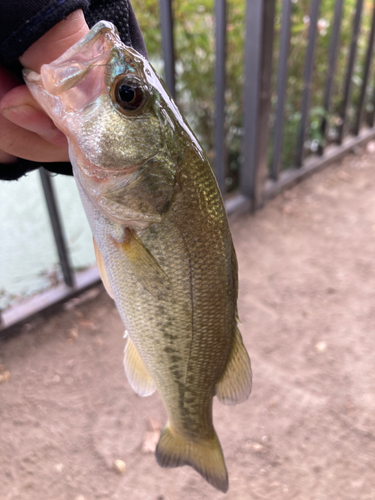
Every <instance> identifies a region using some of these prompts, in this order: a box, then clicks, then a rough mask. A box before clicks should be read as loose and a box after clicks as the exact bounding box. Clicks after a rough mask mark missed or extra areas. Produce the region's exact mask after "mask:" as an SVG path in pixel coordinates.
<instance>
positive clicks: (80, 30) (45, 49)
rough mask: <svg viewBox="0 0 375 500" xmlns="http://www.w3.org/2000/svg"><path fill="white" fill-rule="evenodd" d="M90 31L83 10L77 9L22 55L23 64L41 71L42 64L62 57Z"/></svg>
mask: <svg viewBox="0 0 375 500" xmlns="http://www.w3.org/2000/svg"><path fill="white" fill-rule="evenodd" d="M88 31H89V27H88V26H87V24H86V21H85V18H84V15H83V12H82V10H76V11H75V12H73V13H72V14H70V15H69V16H68V17H67V18H66V19H63V20H62V21H60V22H59V23H58V24H56V25H55V26H54V27H53V28H52V29H51V30H50V31H48V32H47V33H45V34H44V35H43V36H42V37H41V38H39V40H37V41H36V42H35V43H34V44H33V45H32V46H31V47H29V48H28V49H27V50H26V52H25V53H24V54H23V55H22V56H21V57H20V61H21V64H22V65H23V66H24V67H25V68H29V69H32V70H34V71H37V72H38V73H39V72H40V67H41V66H42V64H48V63H50V62H52V61H54V60H55V59H57V58H58V57H60V56H61V55H62V54H63V53H64V52H65V51H66V50H68V49H69V48H70V47H71V46H72V45H74V44H75V43H76V42H78V40H80V39H81V38H82V37H83V36H84V35H85V34H86V33H87V32H88Z"/></svg>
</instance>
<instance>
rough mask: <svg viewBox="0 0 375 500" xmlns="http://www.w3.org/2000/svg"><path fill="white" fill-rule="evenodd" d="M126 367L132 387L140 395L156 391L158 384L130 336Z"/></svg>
mask: <svg viewBox="0 0 375 500" xmlns="http://www.w3.org/2000/svg"><path fill="white" fill-rule="evenodd" d="M124 368H125V372H126V376H127V377H128V380H129V384H130V385H131V388H132V389H133V391H134V392H136V393H137V394H138V395H139V396H151V394H152V393H153V392H155V389H156V384H155V382H154V380H153V378H152V377H151V375H150V374H149V372H148V370H147V368H146V366H145V364H144V362H143V361H142V359H141V357H140V355H139V353H138V351H137V349H136V347H135V345H134V343H133V341H132V339H131V338H130V337H128V340H127V342H126V346H125V351H124Z"/></svg>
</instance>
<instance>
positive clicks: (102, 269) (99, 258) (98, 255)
mask: <svg viewBox="0 0 375 500" xmlns="http://www.w3.org/2000/svg"><path fill="white" fill-rule="evenodd" d="M92 240H93V242H94V250H95V258H96V265H97V266H98V270H99V275H100V278H101V280H102V282H103V285H104V288H105V289H106V291H107V293H108V295H109V296H110V297H111V298H112V299H114V296H113V292H112V288H111V285H110V283H109V279H108V275H107V271H106V270H105V267H104V262H103V257H102V254H101V253H100V250H99V247H98V245H97V244H96V241H95V238H93V239H92Z"/></svg>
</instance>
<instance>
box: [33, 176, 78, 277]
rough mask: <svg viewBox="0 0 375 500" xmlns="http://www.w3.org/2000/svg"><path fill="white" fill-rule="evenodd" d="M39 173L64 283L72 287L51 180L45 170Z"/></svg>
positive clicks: (68, 260)
mask: <svg viewBox="0 0 375 500" xmlns="http://www.w3.org/2000/svg"><path fill="white" fill-rule="evenodd" d="M39 173H40V179H41V181H42V187H43V191H44V197H45V200H46V204H47V208H48V213H49V217H50V221H51V225H52V230H53V235H54V237H55V243H56V247H57V251H58V254H59V259H60V264H61V269H62V273H63V276H64V281H65V283H66V284H67V285H68V286H70V287H73V286H74V276H73V271H72V267H71V265H70V259H69V254H68V251H67V248H66V244H65V237H64V232H63V228H62V225H61V222H60V215H59V212H58V209H57V204H56V199H55V194H54V192H53V187H52V183H51V178H50V175H49V173H48V172H47V170H45V169H44V168H40V169H39Z"/></svg>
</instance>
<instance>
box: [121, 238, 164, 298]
mask: <svg viewBox="0 0 375 500" xmlns="http://www.w3.org/2000/svg"><path fill="white" fill-rule="evenodd" d="M119 245H120V246H121V250H122V252H124V256H125V259H126V263H127V265H128V266H129V269H131V271H132V273H133V274H134V277H135V279H136V280H137V281H138V282H139V283H141V285H142V286H143V287H144V288H145V289H146V290H147V291H148V292H149V293H150V294H151V295H153V296H155V297H159V298H163V297H165V296H169V295H170V292H171V283H170V279H169V278H168V276H167V274H166V272H165V271H164V270H163V269H162V267H161V266H160V265H159V263H158V262H157V260H156V259H155V257H154V256H153V255H152V254H151V252H150V251H149V250H148V249H147V248H146V247H145V246H144V244H143V242H142V241H141V240H140V239H139V238H138V236H136V235H135V234H134V233H133V232H132V231H131V230H128V231H127V235H126V238H125V240H124V241H123V242H122V243H121V244H119Z"/></svg>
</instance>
